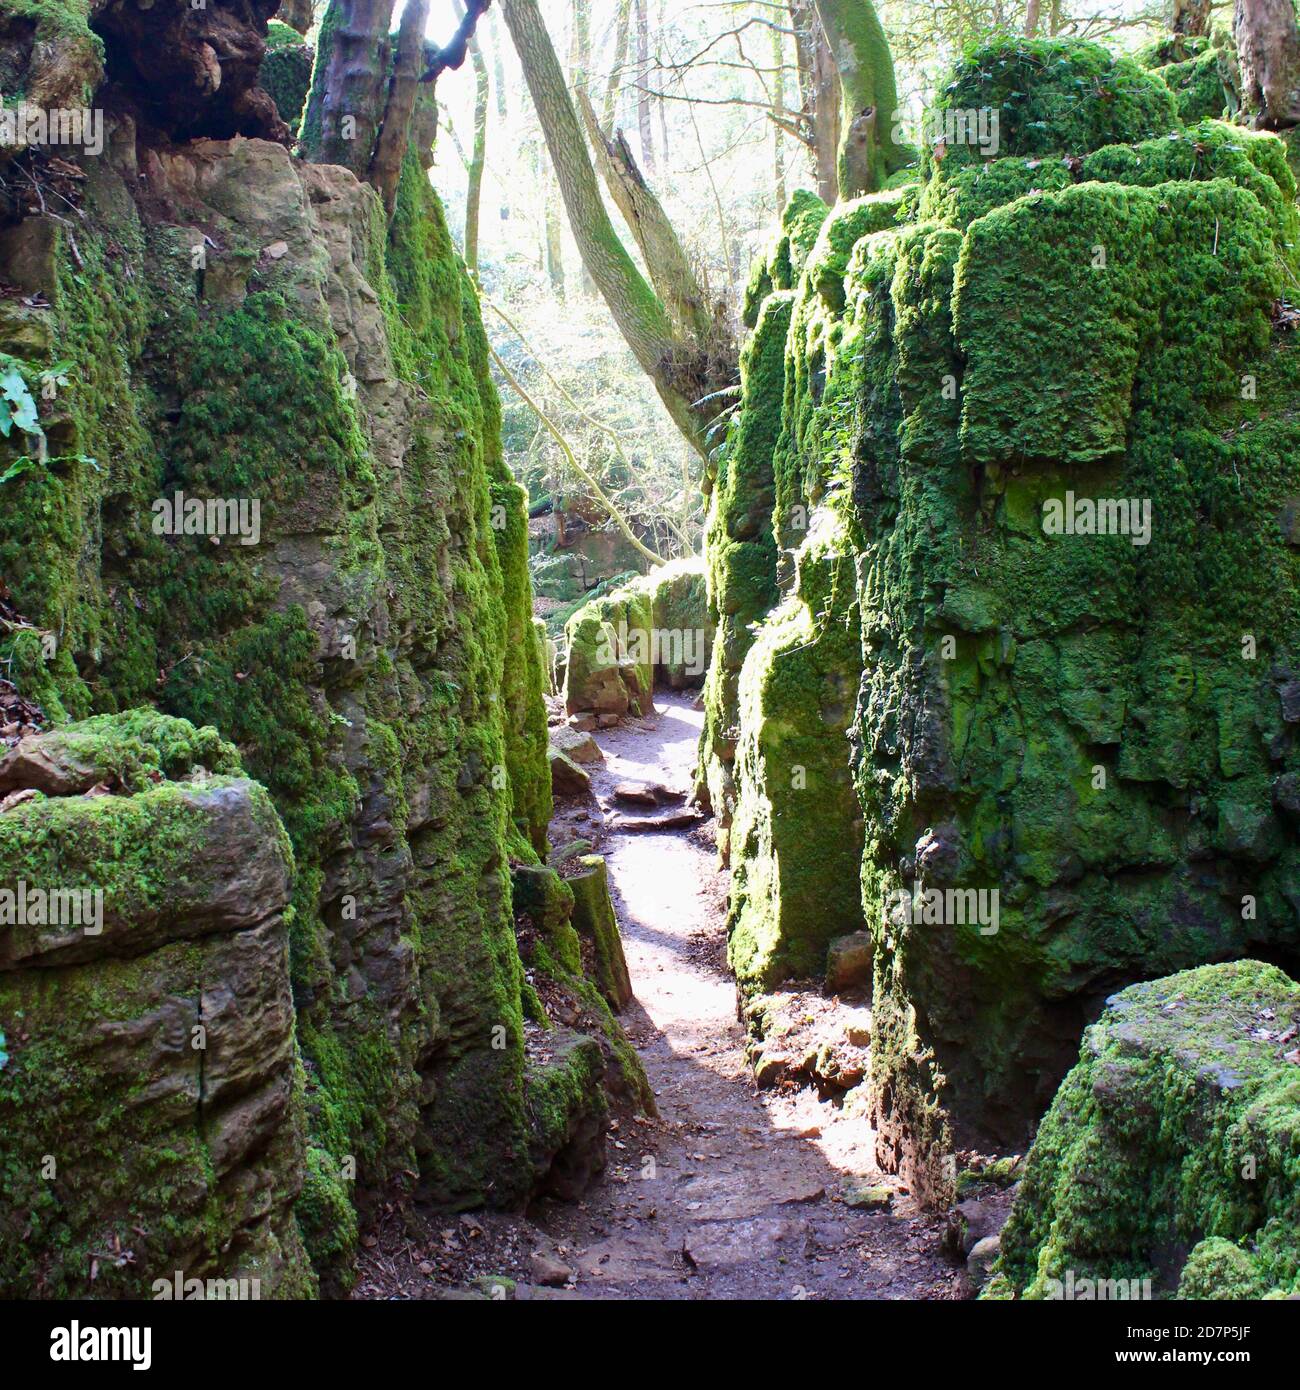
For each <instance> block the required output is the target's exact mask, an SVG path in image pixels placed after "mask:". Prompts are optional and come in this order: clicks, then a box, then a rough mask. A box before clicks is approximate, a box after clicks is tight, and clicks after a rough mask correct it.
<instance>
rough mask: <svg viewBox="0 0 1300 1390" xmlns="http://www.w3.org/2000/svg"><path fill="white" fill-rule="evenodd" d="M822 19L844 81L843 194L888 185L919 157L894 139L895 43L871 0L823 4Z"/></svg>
mask: <svg viewBox="0 0 1300 1390" xmlns="http://www.w3.org/2000/svg"><path fill="white" fill-rule="evenodd" d="M817 15H818V17H819V18H820V20H821V25H822V30H823V31H824V33H825V35H826V41H827V43H828V44H829V45H830V50H831V53H832V55H833V56H834V59H835V67H836V70H837V72H838V73H839V82H840V145H839V151H838V154H837V158H836V173H837V176H838V180H839V196H840V197H841V198H856V197H857V196H858V194H860V193H872V192H874V191H875V190H876V189H878V188H880V187H882V186H883V185H884V182H885V180H886V179H887V178H888V177H889V175H890V174H892V173H894V172H895V171H896V170H898V169H901V168H902V167H903V166H904V165H905V164H907V163H908V162H909V161H910V160H912V159H913V158H914V157H915V156H914V154H913V151H912V150H910V149H909V148H908V147H907V146H906V145H900V144H897V143H896V142H895V141H894V140H893V139H891V138H890V136H891V132H892V130H893V128H894V110H895V108H896V107H897V105H898V91H897V87H896V85H895V81H894V59H893V56H892V55H891V53H890V51H889V40H888V39H887V38H886V37H885V31H884V29H883V28H882V26H881V23H880V17H879V16H878V15H877V14H876V7H875V6H874V5H873V4H872V3H871V0H817Z"/></svg>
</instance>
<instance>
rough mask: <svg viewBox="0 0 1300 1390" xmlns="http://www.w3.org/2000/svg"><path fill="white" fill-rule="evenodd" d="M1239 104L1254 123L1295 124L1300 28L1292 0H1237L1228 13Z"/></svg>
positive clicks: (1299, 115) (1299, 98)
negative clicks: (1237, 67)
mask: <svg viewBox="0 0 1300 1390" xmlns="http://www.w3.org/2000/svg"><path fill="white" fill-rule="evenodd" d="M1232 31H1233V37H1234V38H1235V39H1236V42H1237V59H1238V61H1239V63H1240V64H1241V104H1242V108H1243V109H1244V110H1246V111H1249V112H1250V113H1251V114H1252V116H1253V124H1254V125H1255V127H1256V128H1257V129H1264V130H1285V129H1287V128H1288V127H1290V126H1294V125H1297V124H1300V33H1298V32H1297V28H1296V16H1295V8H1294V6H1293V4H1292V0H1237V4H1236V10H1235V12H1234V13H1233V17H1232Z"/></svg>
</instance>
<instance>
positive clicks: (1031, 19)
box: [1025, 0, 1043, 39]
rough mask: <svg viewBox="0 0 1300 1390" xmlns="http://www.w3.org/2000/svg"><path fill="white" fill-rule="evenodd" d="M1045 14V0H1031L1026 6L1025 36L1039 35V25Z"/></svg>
mask: <svg viewBox="0 0 1300 1390" xmlns="http://www.w3.org/2000/svg"><path fill="white" fill-rule="evenodd" d="M1042 16H1043V0H1029V4H1028V5H1027V6H1026V8H1025V38H1027V39H1036V38H1037V37H1038V25H1039V22H1040V20H1041V19H1042Z"/></svg>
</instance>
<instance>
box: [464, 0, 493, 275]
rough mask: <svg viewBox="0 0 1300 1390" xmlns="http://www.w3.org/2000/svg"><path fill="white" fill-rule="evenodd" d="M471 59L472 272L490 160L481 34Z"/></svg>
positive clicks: (468, 228) (468, 215)
mask: <svg viewBox="0 0 1300 1390" xmlns="http://www.w3.org/2000/svg"><path fill="white" fill-rule="evenodd" d="M456 10H457V13H458V14H460V15H461V16H462V17H463V16H464V13H465V10H464V5H463V4H461V3H460V0H457V5H456ZM469 56H470V61H471V62H472V63H473V64H474V149H473V152H472V153H471V155H470V160H469V183H468V185H467V187H466V190H465V264H466V266H467V267H468V268H469V270H470V271H471V273H475V274H476V273H477V272H478V230H479V213H480V209H481V208H482V206H483V169H484V166H485V165H486V163H487V123H488V104H489V101H490V98H491V84H490V83H489V81H488V67H487V59H486V58H485V57H484V56H483V49H482V46H481V45H480V44H479V41H478V39H477V38H473V39H471V40H470V41H469Z"/></svg>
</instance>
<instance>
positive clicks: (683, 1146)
mask: <svg viewBox="0 0 1300 1390" xmlns="http://www.w3.org/2000/svg"><path fill="white" fill-rule="evenodd" d="M655 704H656V714H655V715H654V716H652V717H649V718H647V719H644V720H632V721H629V722H628V723H626V724H624V725H621V726H618V727H616V728H614V729H610V730H602V731H600V733H599V734H598V735H597V741H598V742H599V744H600V746H601V748H602V750H603V752H604V754H605V763H604V765H603V766H602V765H600V764H590V765H588V771H589V772H591V774H592V785H593V789H594V791H595V792H596V795H597V798H598V800H599V802H600V803H601V806H602V809H603V810H604V811H605V816H597V815H596V814H594V813H593V812H592V811H591V810H590V809H589V807H588V808H583V807H580V806H577V807H574V808H572V809H568V808H565V809H564V810H562V812H561V815H560V816H559V817H558V818H557V824H556V839H557V841H559V842H561V843H562V842H563V839H564V838H566V837H567V836H568V834H569V832H570V831H572V832H573V833H576V834H580V835H583V836H585V837H586V838H589V839H594V840H595V841H596V845H597V849H598V850H599V851H600V852H601V853H603V854H604V855H605V856H606V859H607V861H608V864H609V869H610V878H611V885H612V889H613V893H614V898H615V905H616V907H617V909H618V913H619V921H620V923H621V925H622V931H623V944H624V950H625V952H626V954H627V960H628V967H629V970H630V973H631V976H632V984H633V988H634V989H635V991H636V999H635V1000H634V1002H633V1003H632V1004H631V1005H630V1006H629V1008H628V1009H627V1010H625V1012H624V1015H623V1022H624V1025H625V1027H626V1028H627V1029H628V1032H629V1035H630V1036H631V1037H632V1040H633V1042H634V1043H635V1044H636V1046H637V1049H638V1051H639V1053H640V1056H641V1059H642V1061H643V1063H644V1064H645V1068H646V1072H647V1074H648V1075H649V1078H650V1083H651V1085H652V1087H653V1088H654V1092H655V1096H656V1099H657V1102H658V1105H659V1110H660V1117H659V1119H658V1120H655V1121H637V1122H634V1123H631V1124H627V1123H625V1124H624V1126H623V1128H622V1131H621V1132H620V1133H619V1134H618V1135H617V1136H616V1137H615V1145H614V1148H613V1151H612V1154H611V1158H612V1162H611V1165H610V1170H609V1172H608V1174H607V1176H606V1178H605V1180H604V1182H603V1183H601V1184H600V1185H599V1186H598V1187H597V1188H595V1189H594V1190H593V1191H592V1192H591V1193H589V1194H588V1197H587V1199H586V1200H585V1201H584V1202H582V1203H580V1204H578V1205H577V1206H572V1207H566V1206H563V1205H560V1204H558V1203H546V1204H544V1205H543V1207H542V1208H541V1209H540V1210H538V1211H535V1212H534V1213H533V1219H534V1220H535V1221H536V1222H537V1224H538V1225H539V1227H540V1232H541V1234H543V1235H544V1236H545V1237H546V1238H547V1239H549V1241H550V1243H551V1253H553V1254H555V1255H556V1256H557V1257H558V1258H559V1259H560V1260H561V1261H562V1262H563V1263H564V1264H566V1265H567V1266H568V1267H569V1268H570V1269H571V1270H572V1271H573V1272H574V1276H575V1277H574V1279H573V1280H572V1284H571V1290H570V1292H569V1296H577V1297H587V1298H636V1297H652V1298H676V1297H681V1298H764V1299H781V1298H882V1299H887V1298H917V1297H921V1298H926V1297H929V1298H951V1297H954V1296H958V1293H959V1287H958V1277H957V1273H956V1271H955V1269H954V1268H953V1266H952V1265H950V1264H949V1263H947V1262H946V1261H945V1260H944V1259H943V1258H942V1257H941V1256H940V1253H939V1248H938V1223H937V1222H936V1221H934V1220H933V1219H932V1218H923V1217H921V1216H920V1215H919V1214H918V1213H917V1212H916V1211H915V1209H914V1207H913V1206H912V1204H911V1202H910V1199H909V1198H908V1196H907V1195H906V1194H905V1193H902V1192H896V1193H895V1195H894V1198H893V1202H892V1204H891V1206H890V1208H888V1209H883V1210H864V1209H862V1208H860V1207H855V1206H850V1205H848V1204H847V1203H846V1202H845V1201H844V1197H845V1196H846V1195H847V1194H848V1193H849V1192H850V1191H851V1190H852V1189H853V1188H854V1187H855V1186H860V1185H862V1184H863V1183H872V1182H876V1183H881V1182H885V1181H887V1180H886V1179H884V1178H883V1177H881V1175H880V1174H879V1173H878V1172H877V1171H876V1169H875V1166H874V1163H873V1161H872V1159H871V1135H870V1131H869V1130H868V1128H867V1125H866V1122H865V1121H864V1120H862V1119H849V1118H846V1117H843V1116H841V1115H840V1113H839V1111H838V1109H837V1107H836V1106H835V1105H834V1104H833V1103H831V1102H820V1101H818V1099H817V1097H816V1096H815V1094H814V1093H813V1092H811V1091H808V1090H804V1091H799V1092H794V1093H788V1094H777V1093H775V1092H759V1091H758V1090H757V1089H756V1088H755V1085H754V1082H753V1077H752V1074H751V1072H750V1069H749V1067H748V1065H747V1064H746V1060H745V1053H744V1037H743V1033H742V1029H741V1026H740V1024H739V1023H738V1022H737V1020H736V1009H735V986H734V983H733V981H732V980H731V978H730V976H729V975H728V974H727V972H726V964H725V942H724V925H723V920H724V914H725V906H726V875H725V873H723V872H722V871H721V870H719V869H718V868H717V865H716V855H715V853H714V850H713V848H712V846H711V844H710V843H709V836H708V834H707V831H701V830H695V831H685V830H677V831H670V832H665V833H647V832H637V833H629V832H626V831H620V830H619V829H617V821H616V820H615V821H614V822H613V824H612V825H610V828H609V829H607V830H601V829H597V827H598V825H600V824H601V822H602V821H606V818H607V817H608V816H609V813H610V812H612V811H613V810H614V809H615V807H614V803H613V800H612V793H613V789H614V786H615V784H616V783H618V782H625V781H630V782H642V783H660V784H662V785H665V786H667V787H669V788H672V789H676V790H680V791H686V790H688V788H689V785H690V778H691V770H692V767H693V765H694V759H695V749H696V744H697V741H698V738H699V733H700V726H701V721H702V715H701V713H700V712H699V711H698V710H697V709H696V708H695V701H694V696H693V694H690V695H676V694H669V693H665V692H658V693H657V695H656V699H655ZM593 831H596V833H595V834H593ZM538 1292H540V1291H538ZM558 1292H559V1291H550V1290H548V1291H547V1293H548V1295H549V1296H555V1294H556V1293H558Z"/></svg>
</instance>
